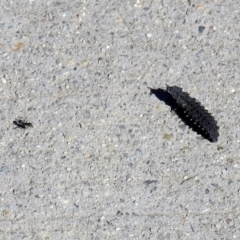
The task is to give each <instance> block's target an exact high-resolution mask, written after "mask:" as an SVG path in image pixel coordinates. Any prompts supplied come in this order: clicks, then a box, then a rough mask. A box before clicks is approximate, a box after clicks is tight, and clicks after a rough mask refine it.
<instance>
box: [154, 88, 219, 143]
mask: <svg viewBox="0 0 240 240" xmlns="http://www.w3.org/2000/svg"><path fill="white" fill-rule="evenodd" d="M151 93H152V94H155V95H156V97H157V98H158V99H160V100H162V101H164V102H165V103H166V104H167V105H169V106H170V107H171V109H172V110H173V111H175V112H176V114H177V115H178V116H179V117H180V118H181V119H182V120H183V122H184V123H185V124H186V125H188V126H189V127H190V128H192V129H193V131H195V132H197V133H198V134H201V135H202V136H203V137H204V138H206V139H208V140H209V141H210V142H217V140H218V136H219V134H218V129H219V127H218V126H217V122H216V121H215V119H214V118H213V116H212V115H211V114H210V113H209V112H208V111H207V110H206V109H205V108H204V107H203V106H202V105H201V104H200V103H199V102H198V101H197V100H196V99H194V98H192V97H190V96H189V94H188V93H186V92H183V91H182V88H180V87H177V86H172V87H170V86H167V89H166V90H163V89H160V88H159V89H151Z"/></svg>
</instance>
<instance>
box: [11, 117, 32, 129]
mask: <svg viewBox="0 0 240 240" xmlns="http://www.w3.org/2000/svg"><path fill="white" fill-rule="evenodd" d="M13 124H15V125H16V126H17V127H18V128H23V129H25V128H27V127H33V125H32V123H28V122H25V121H23V120H20V119H19V120H15V121H13Z"/></svg>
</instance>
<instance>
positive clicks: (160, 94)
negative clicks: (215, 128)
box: [149, 88, 212, 142]
mask: <svg viewBox="0 0 240 240" xmlns="http://www.w3.org/2000/svg"><path fill="white" fill-rule="evenodd" d="M149 89H150V95H152V94H154V95H155V96H156V97H157V98H158V99H159V100H160V101H163V102H164V103H165V104H166V105H168V106H169V107H170V108H171V111H174V112H175V113H176V115H177V116H178V117H179V118H180V119H181V120H182V121H183V122H184V123H185V124H186V125H187V126H188V127H189V128H191V129H192V130H193V131H194V132H196V133H197V134H199V135H201V136H202V137H203V138H205V139H207V140H208V141H210V142H212V139H211V138H210V136H209V135H208V134H207V133H206V132H205V131H204V130H203V129H202V128H201V126H199V125H198V124H195V123H194V121H191V119H190V118H189V117H188V116H186V113H185V109H183V108H182V107H180V106H179V105H178V104H177V102H176V100H175V99H174V98H173V97H172V96H171V94H170V93H168V92H167V91H166V90H164V89H161V88H158V89H153V88H149Z"/></svg>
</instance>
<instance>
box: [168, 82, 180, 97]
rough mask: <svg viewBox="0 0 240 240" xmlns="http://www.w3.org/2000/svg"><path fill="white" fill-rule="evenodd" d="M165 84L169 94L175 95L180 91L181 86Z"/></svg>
mask: <svg viewBox="0 0 240 240" xmlns="http://www.w3.org/2000/svg"><path fill="white" fill-rule="evenodd" d="M166 86H167V92H168V93H170V94H171V95H175V94H178V93H181V92H182V88H180V87H177V86H172V87H170V86H168V85H167V84H166Z"/></svg>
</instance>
